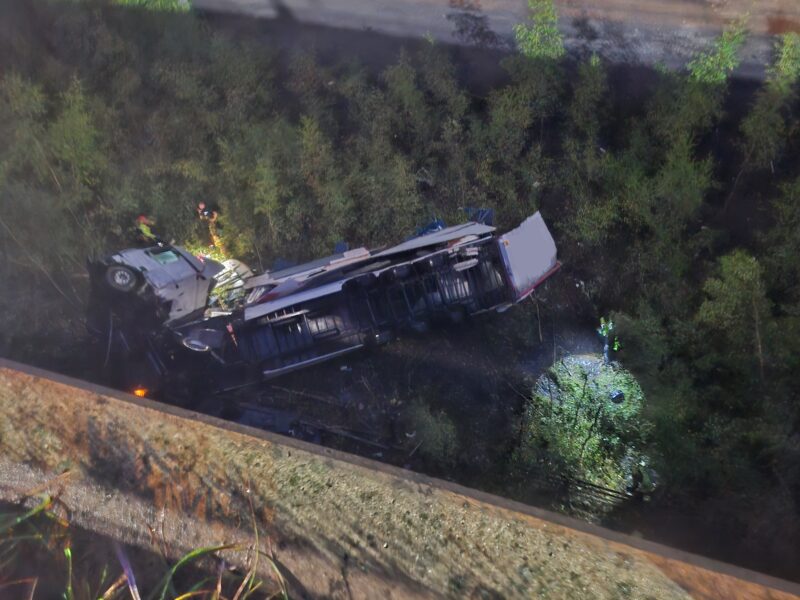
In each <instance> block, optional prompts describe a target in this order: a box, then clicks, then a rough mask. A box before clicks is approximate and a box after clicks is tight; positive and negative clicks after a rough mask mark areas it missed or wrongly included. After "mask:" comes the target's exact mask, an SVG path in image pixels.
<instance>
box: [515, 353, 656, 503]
mask: <svg viewBox="0 0 800 600" xmlns="http://www.w3.org/2000/svg"><path fill="white" fill-rule="evenodd" d="M643 407H644V394H643V393H642V390H641V388H640V387H639V384H638V383H637V382H636V379H634V377H633V376H632V375H631V374H630V373H629V372H628V371H626V370H625V369H622V368H621V367H619V366H616V365H611V364H604V362H603V359H602V357H599V356H596V355H581V356H571V357H567V358H565V359H562V360H561V361H559V362H557V363H556V364H555V365H553V366H552V367H551V368H550V370H549V371H548V372H547V373H545V374H544V375H542V376H541V377H540V378H539V379H538V381H537V382H536V386H535V388H534V390H533V395H532V397H531V399H530V401H529V402H528V403H527V404H526V405H525V407H524V409H523V411H524V412H523V416H522V422H521V427H520V431H521V436H520V440H519V445H518V447H517V449H516V451H515V454H514V461H515V464H516V466H517V469H519V470H520V471H522V472H523V473H525V472H527V471H529V470H535V469H537V468H540V469H541V468H545V469H548V470H549V469H552V470H553V471H554V472H559V473H561V474H565V475H571V476H573V477H578V478H580V479H585V480H588V481H590V482H592V483H595V484H597V485H603V486H608V487H612V488H615V489H624V487H625V485H626V482H625V480H626V476H629V475H630V474H631V473H630V471H629V469H630V467H631V466H632V465H633V464H637V463H639V462H640V461H641V460H642V459H644V455H643V449H644V444H645V440H646V438H647V436H648V431H649V427H648V425H647V423H646V422H645V421H644V419H643V418H642V415H641V412H642V409H643Z"/></svg>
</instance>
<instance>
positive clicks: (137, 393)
mask: <svg viewBox="0 0 800 600" xmlns="http://www.w3.org/2000/svg"><path fill="white" fill-rule="evenodd" d="M145 394H147V388H141V387H140V388H136V389H135V390H133V395H134V396H139V398H144V396H145Z"/></svg>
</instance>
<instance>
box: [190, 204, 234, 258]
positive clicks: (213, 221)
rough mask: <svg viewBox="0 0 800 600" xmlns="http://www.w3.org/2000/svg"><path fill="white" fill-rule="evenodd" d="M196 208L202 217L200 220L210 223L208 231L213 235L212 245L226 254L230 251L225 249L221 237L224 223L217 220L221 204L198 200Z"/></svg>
mask: <svg viewBox="0 0 800 600" xmlns="http://www.w3.org/2000/svg"><path fill="white" fill-rule="evenodd" d="M196 210H197V216H198V217H200V220H201V221H205V222H206V223H207V224H208V233H209V235H210V236H211V245H212V246H214V247H215V248H216V249H217V250H219V251H220V252H221V253H222V254H223V255H224V256H226V255H227V254H228V253H227V252H226V251H225V246H224V244H223V243H222V238H221V237H220V230H221V229H222V225H221V224H220V223H218V222H217V219H218V218H219V213H220V208H219V206H218V205H216V204H209V205H207V204H206V203H205V202H198V203H197V209H196Z"/></svg>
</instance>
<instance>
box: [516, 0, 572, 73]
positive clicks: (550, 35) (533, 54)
mask: <svg viewBox="0 0 800 600" xmlns="http://www.w3.org/2000/svg"><path fill="white" fill-rule="evenodd" d="M528 9H529V10H530V11H531V15H530V17H529V20H530V24H527V23H517V24H516V25H514V37H515V38H516V41H517V47H518V48H519V51H520V52H521V53H522V54H524V55H525V56H527V57H529V58H536V59H547V60H557V59H559V58H561V57H562V56H564V52H565V50H564V37H563V36H562V35H561V32H560V31H559V29H558V14H557V13H556V8H555V5H554V4H553V0H528Z"/></svg>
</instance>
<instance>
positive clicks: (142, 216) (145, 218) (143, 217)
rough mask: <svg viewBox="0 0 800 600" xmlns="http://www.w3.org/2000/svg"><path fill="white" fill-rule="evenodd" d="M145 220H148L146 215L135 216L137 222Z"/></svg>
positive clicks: (145, 221) (144, 221)
mask: <svg viewBox="0 0 800 600" xmlns="http://www.w3.org/2000/svg"><path fill="white" fill-rule="evenodd" d="M147 221H148V219H147V215H139V216H138V217H136V222H137V223H147Z"/></svg>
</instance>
